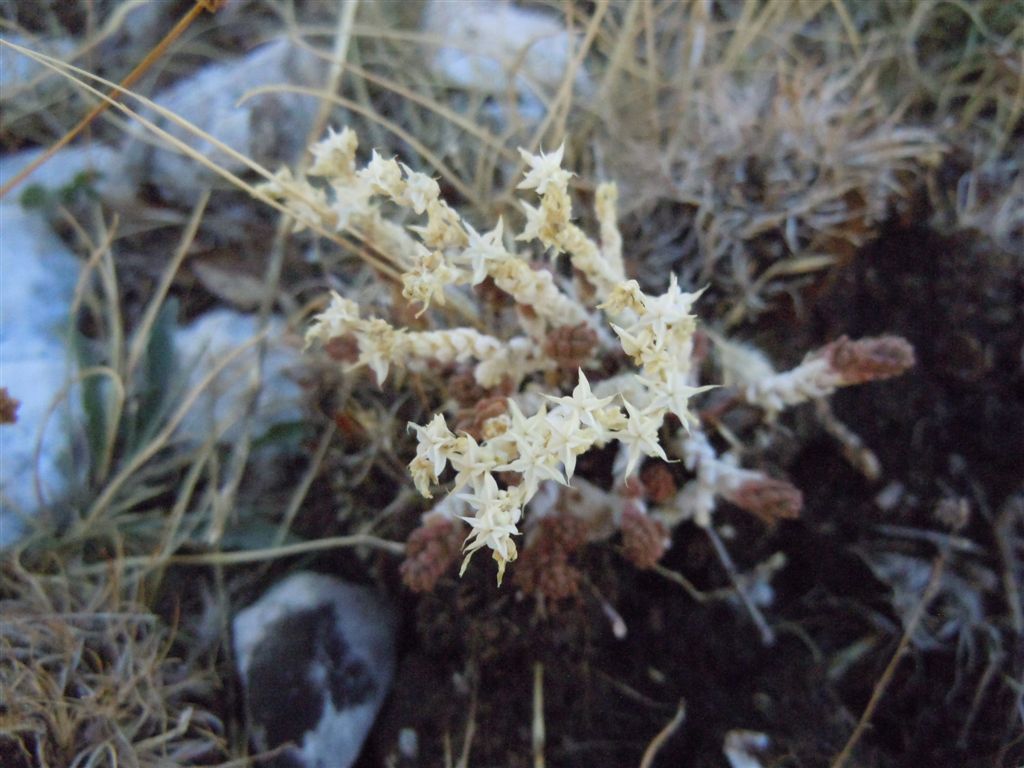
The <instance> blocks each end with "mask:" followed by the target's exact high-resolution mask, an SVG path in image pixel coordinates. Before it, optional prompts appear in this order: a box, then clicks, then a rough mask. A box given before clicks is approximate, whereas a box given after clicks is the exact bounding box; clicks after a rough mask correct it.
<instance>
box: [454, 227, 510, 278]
mask: <svg viewBox="0 0 1024 768" xmlns="http://www.w3.org/2000/svg"><path fill="white" fill-rule="evenodd" d="M504 227H505V225H504V222H503V221H502V220H501V219H500V218H499V219H498V225H497V226H496V227H495V228H494V229H492V230H491V231H490V232H485V233H484V234H482V235H481V234H480V233H479V232H477V231H476V230H475V229H473V227H471V226H470V225H469V224H466V229H467V230H468V233H469V245H468V246H466V250H464V251H463V252H462V258H463V259H465V260H466V261H468V262H469V263H470V265H471V266H472V268H473V285H477V284H478V283H481V282H483V280H484V278H485V277H487V275H488V273H489V270H488V265H489V264H491V263H496V264H500V263H501V262H503V261H505V260H506V259H508V258H509V252H508V251H506V250H505V246H504V245H503V244H502V242H501V236H502V232H503V230H504Z"/></svg>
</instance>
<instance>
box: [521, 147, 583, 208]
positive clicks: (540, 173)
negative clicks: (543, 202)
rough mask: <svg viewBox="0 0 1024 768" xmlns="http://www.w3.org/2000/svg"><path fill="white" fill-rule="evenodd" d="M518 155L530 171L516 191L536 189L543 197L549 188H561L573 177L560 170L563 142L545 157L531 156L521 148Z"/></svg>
mask: <svg viewBox="0 0 1024 768" xmlns="http://www.w3.org/2000/svg"><path fill="white" fill-rule="evenodd" d="M519 154H520V155H521V156H522V158H523V160H525V161H526V162H527V163H528V164H529V166H530V170H529V171H528V172H527V173H526V176H525V177H523V180H522V181H521V182H519V184H518V185H516V189H536V190H537V194H538V195H543V194H544V193H545V192H547V190H548V187H549V186H551V185H554V186H556V187H563V186H565V185H566V184H568V183H569V179H571V178H572V176H573V174H572V173H570V172H569V171H566V170H564V169H563V168H562V156H563V155H564V154H565V143H564V142H563V143H562V145H561V146H559V147H558V149H556V150H555V151H554V152H552V153H551V154H550V155H545V154H544V153H543V152H541V153H540V154H538V155H531V154H530V153H529V152H527V151H526V150H525V149H522V148H520V150H519Z"/></svg>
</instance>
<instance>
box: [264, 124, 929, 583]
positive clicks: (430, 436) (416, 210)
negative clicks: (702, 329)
mask: <svg viewBox="0 0 1024 768" xmlns="http://www.w3.org/2000/svg"><path fill="white" fill-rule="evenodd" d="M357 149H358V141H357V138H356V136H355V134H354V133H353V132H352V131H350V130H348V129H345V130H343V131H342V132H341V133H331V134H330V135H329V136H328V137H327V138H326V139H325V140H324V141H322V142H321V143H319V144H318V145H317V146H315V147H314V148H313V155H314V162H313V164H312V167H311V169H310V174H311V175H313V176H320V177H322V178H324V179H325V180H326V182H327V188H326V189H323V188H321V187H316V186H314V185H313V184H312V183H310V182H308V181H306V180H305V179H295V178H292V176H291V175H290V174H288V173H280V174H278V176H277V177H276V178H275V180H274V181H273V182H271V184H269V185H268V186H267V188H266V191H267V192H268V193H269V194H273V195H276V196H277V197H279V198H281V199H282V200H284V201H286V202H287V203H288V204H289V205H290V206H291V210H292V211H293V212H294V214H295V216H296V217H297V218H298V219H299V221H300V223H302V224H307V225H312V224H315V225H316V226H317V227H320V228H324V227H328V226H333V227H335V228H337V229H345V230H348V231H350V233H352V234H354V235H356V236H360V235H361V234H365V233H367V232H373V234H374V238H375V239H374V246H375V248H377V249H378V250H380V251H381V252H384V253H386V254H387V256H388V258H389V260H390V261H391V262H392V263H393V264H397V265H399V266H400V267H401V269H402V272H401V277H400V279H401V285H402V291H401V292H402V296H403V297H404V298H405V299H406V300H408V301H410V302H412V303H414V304H415V305H417V306H418V308H419V315H420V316H423V315H424V314H425V313H427V311H428V310H429V309H430V308H431V307H441V306H444V305H446V304H448V303H452V304H455V305H457V306H459V307H462V308H465V307H466V306H472V304H471V302H472V298H473V293H472V292H471V291H470V290H469V289H470V288H472V287H476V288H477V290H478V291H479V292H483V293H486V294H487V295H489V296H491V306H492V307H499V306H500V302H497V301H495V297H500V296H502V295H504V296H506V297H507V298H508V299H510V300H511V301H512V303H513V305H514V307H515V309H516V311H515V313H514V323H515V325H514V326H511V327H510V325H509V323H508V322H507V318H508V313H507V312H506V313H504V317H505V318H506V322H505V324H504V325H503V324H502V323H500V322H497V321H494V322H478V323H474V325H476V327H455V328H446V327H437V324H438V323H439V322H440V320H441V316H440V314H439V312H431V313H430V315H427V317H426V318H425V319H424V320H423V321H421V323H420V325H419V327H424V326H425V327H426V328H428V330H411V329H407V328H403V327H396V326H395V325H392V324H391V323H390V322H388V321H387V320H385V319H383V318H380V317H363V316H362V313H361V310H360V307H359V306H358V304H357V303H356V302H354V301H352V300H351V299H349V298H345V297H344V296H342V295H341V294H339V293H334V294H332V296H331V298H330V303H329V305H328V306H327V307H326V309H325V310H324V311H323V312H321V313H320V314H319V315H318V316H317V317H316V319H315V321H314V322H313V323H312V325H311V327H310V328H309V330H308V333H307V335H306V338H307V342H313V341H320V342H322V343H323V344H324V345H325V347H326V348H327V349H328V351H329V352H331V353H332V354H334V355H335V357H337V358H338V359H340V360H343V361H344V362H345V363H346V364H347V365H348V366H349V369H350V370H353V369H357V368H362V367H365V368H368V369H370V370H371V371H373V373H374V374H375V375H376V378H377V381H378V383H380V384H383V383H384V381H385V379H386V378H387V376H388V374H389V372H390V371H391V370H392V368H393V367H402V368H405V369H409V370H412V371H421V370H426V369H427V367H428V366H442V367H444V366H447V367H448V368H449V369H453V370H461V371H468V372H471V378H470V379H467V377H466V376H465V375H463V374H461V373H459V374H456V375H453V376H451V377H450V378H449V379H448V381H449V384H450V390H451V391H450V392H449V393H448V397H449V398H450V399H449V400H448V404H449V406H450V407H452V409H453V410H451V411H450V412H451V415H452V416H453V417H454V420H453V421H452V422H451V423H454V424H455V425H456V428H455V429H454V430H453V429H452V428H451V427H449V421H448V419H447V418H446V416H445V414H444V413H442V412H439V413H436V414H435V415H434V416H433V418H431V419H430V420H429V421H427V423H426V424H411V425H410V427H411V428H412V429H413V431H414V432H415V435H416V442H417V447H416V454H415V456H414V458H413V459H412V461H411V462H410V464H409V469H410V472H411V475H412V479H413V482H414V484H415V487H416V488H417V490H418V491H419V492H420V493H421V494H422V495H423V496H424V497H426V498H432V497H433V494H434V493H435V491H436V489H437V488H438V487H439V486H444V487H446V489H447V491H448V495H447V496H445V497H443V498H442V500H441V501H440V502H438V503H436V506H435V507H434V509H433V510H432V511H430V512H428V514H427V518H425V519H429V520H430V521H432V522H431V525H426V524H425V527H424V528H422V529H419V532H418V533H415V534H414V535H413V537H412V538H411V539H410V551H409V560H408V561H407V565H406V566H405V567H404V570H403V573H404V574H405V576H406V578H407V581H409V583H410V584H414V585H415V587H416V588H419V589H427V588H429V587H430V586H431V585H432V584H433V583H434V582H436V579H437V576H438V575H439V572H440V569H442V568H443V567H444V566H445V565H446V564H447V559H448V558H449V557H450V554H451V551H450V546H449V543H450V540H451V536H452V535H453V531H457V530H458V529H459V528H461V527H462V526H461V523H459V524H457V525H455V524H454V523H455V521H456V520H462V521H464V522H465V523H467V524H468V525H469V533H468V536H467V537H466V539H465V542H464V543H463V547H462V549H463V553H464V557H463V561H462V571H465V569H466V567H467V566H468V564H469V562H470V559H471V558H472V556H473V555H474V554H475V553H476V552H478V551H480V550H483V549H486V550H489V551H490V553H491V557H492V558H493V559H494V560H495V562H496V563H497V571H498V583H499V584H500V583H501V580H502V576H503V574H504V572H505V569H506V566H507V564H508V563H509V562H511V561H513V560H515V559H516V557H517V555H518V548H517V544H516V537H518V536H520V535H521V534H522V533H524V532H525V531H526V529H527V527H534V526H539V525H540V523H541V521H543V520H544V519H545V518H546V517H547V516H549V515H550V514H554V513H553V512H552V510H554V509H556V508H558V506H559V502H558V499H560V498H562V499H565V498H568V495H569V494H572V495H573V498H574V499H576V501H574V502H571V503H572V505H573V515H574V519H576V520H580V521H583V523H585V524H586V528H587V530H588V531H589V533H588V538H589V539H591V540H594V539H601V538H608V537H610V536H612V535H614V534H615V533H616V531H621V532H622V534H623V544H624V551H625V552H626V553H627V556H628V557H629V558H630V559H632V560H633V561H634V562H636V563H637V564H638V565H639V566H640V567H650V566H652V565H653V564H654V563H655V562H657V560H658V559H659V558H660V557H661V555H662V554H663V553H664V551H665V548H666V547H667V546H668V543H669V536H668V533H669V531H670V529H671V527H672V526H674V525H676V524H678V523H680V522H682V521H683V520H693V521H695V522H696V523H697V524H699V525H702V526H708V525H710V521H711V513H712V512H713V510H714V508H715V506H716V500H717V499H718V498H723V499H725V500H727V501H730V502H731V503H733V504H736V505H738V506H740V507H742V508H744V509H747V510H748V511H750V512H752V513H753V514H756V515H758V516H759V517H761V518H762V519H764V520H766V521H774V520H777V519H779V518H787V517H793V516H795V515H796V514H798V513H799V510H800V506H801V504H802V499H801V496H800V493H799V491H798V490H796V489H795V488H793V486H791V485H790V484H789V483H787V482H785V481H782V480H776V479H773V478H770V477H768V476H766V475H764V474H763V473H761V472H758V471H755V470H751V469H744V468H742V467H741V466H740V461H739V458H740V457H739V456H738V454H736V453H735V452H732V453H728V454H726V455H724V456H719V455H718V453H717V452H716V451H715V449H714V448H713V446H712V440H711V435H709V434H708V433H706V432H705V426H704V425H703V424H702V422H701V419H699V418H698V417H697V416H696V415H695V414H694V413H693V412H692V411H691V400H692V398H693V397H694V396H696V395H698V394H699V393H701V392H704V391H705V390H707V389H710V388H711V387H710V386H705V385H702V384H701V382H700V373H701V371H700V369H701V367H702V365H701V364H702V362H703V361H704V359H705V357H706V356H707V350H708V341H709V340H710V341H711V342H713V343H714V345H715V347H716V348H717V349H718V352H719V361H718V362H719V370H720V372H721V375H722V380H723V381H724V383H726V384H727V385H730V386H732V387H733V388H734V389H735V394H734V396H733V398H732V400H733V401H735V402H740V403H745V404H748V405H753V406H757V407H760V408H762V409H764V410H765V411H767V412H768V413H769V415H770V416H774V415H775V414H777V413H778V412H779V411H781V410H782V409H784V408H785V407H787V406H791V405H795V404H797V403H799V402H803V401H806V400H808V399H815V398H821V397H824V396H826V395H828V394H830V393H831V392H832V391H833V390H834V389H835V388H836V387H839V386H844V385H847V384H852V383H859V382H861V381H865V380H868V379H871V378H881V377H885V376H889V375H895V374H896V373H899V372H901V371H902V370H903V369H905V368H906V367H907V366H908V365H909V364H910V363H912V361H913V352H912V350H911V349H910V348H909V345H906V343H905V342H902V340H894V339H892V338H884V339H877V340H865V341H862V342H851V341H849V340H846V339H845V338H844V339H841V340H839V341H838V342H835V343H834V344H832V345H830V346H828V347H826V348H824V349H823V350H821V351H819V352H818V353H816V354H814V355H812V356H810V357H809V358H808V360H807V361H806V362H805V363H804V364H803V365H802V366H800V367H799V368H797V369H795V370H794V371H790V372H788V373H782V374H778V373H776V372H775V371H774V369H773V368H772V367H771V365H770V364H769V363H768V362H767V360H766V359H765V358H764V357H763V355H760V353H758V352H756V351H754V350H750V349H749V348H746V347H743V346H742V345H737V344H734V343H732V342H728V341H726V340H721V339H719V338H718V337H717V336H716V335H715V334H713V333H711V332H708V333H703V334H701V335H700V336H698V332H697V318H696V316H695V315H694V314H693V306H694V303H695V302H696V301H697V299H698V298H699V296H700V291H696V292H687V291H684V290H682V288H681V287H680V285H679V284H678V281H677V279H676V277H675V275H671V276H670V278H669V284H668V287H667V289H666V290H665V291H664V293H662V294H660V295H652V294H648V293H645V292H644V291H643V290H642V289H641V287H640V285H639V284H638V283H637V282H636V281H635V280H629V279H627V277H626V273H625V266H624V260H623V254H622V237H621V235H620V234H619V231H618V227H617V224H616V198H617V191H616V188H615V186H614V185H613V184H602V185H600V186H599V187H598V189H597V191H596V195H595V214H596V218H597V222H598V225H599V230H600V238H599V240H597V241H595V240H593V239H591V238H589V237H588V236H587V235H586V233H585V232H584V231H583V230H582V229H580V227H578V226H577V225H576V224H574V223H573V221H572V202H571V198H570V195H569V187H568V185H569V182H570V181H571V178H572V174H571V173H570V172H568V171H566V170H564V169H563V168H562V158H563V148H561V147H560V148H559V149H558V150H556V151H554V152H552V153H549V154H544V153H540V154H537V155H533V154H530V153H527V152H525V151H523V152H522V156H523V158H524V160H525V161H526V164H527V166H528V168H527V172H526V175H525V178H524V179H523V180H522V182H521V183H520V184H519V187H518V188H519V189H520V190H523V191H524V192H525V193H526V194H528V195H536V196H538V197H539V201H538V203H537V204H536V205H533V204H531V203H529V202H527V201H525V200H523V201H520V205H521V208H522V212H523V216H524V218H525V223H524V225H523V227H522V230H521V231H520V232H518V233H515V232H513V231H511V230H510V229H509V228H507V227H506V226H505V223H504V221H503V220H502V219H499V220H498V222H497V224H496V225H495V226H494V228H493V229H490V230H487V231H483V232H481V231H478V230H477V229H476V228H474V227H473V226H472V225H471V224H470V223H469V222H467V221H465V220H464V219H463V218H462V217H461V216H460V215H459V214H458V213H457V212H456V211H455V210H454V209H452V208H451V207H449V206H448V204H447V203H445V202H444V201H443V200H441V199H440V188H439V186H438V184H437V182H436V181H434V180H433V179H431V178H430V177H428V176H426V175H424V174H421V173H418V172H416V171H413V170H411V169H410V168H409V167H408V166H405V165H403V164H400V163H398V162H397V161H396V160H394V159H386V158H382V157H381V156H380V155H378V154H377V153H376V152H373V153H371V156H370V160H369V162H368V163H367V164H366V165H365V166H364V167H362V168H359V167H357V163H356V152H357ZM383 200H386V201H389V202H390V203H391V204H394V205H396V206H399V207H400V208H402V209H405V211H406V212H407V214H408V215H411V216H417V217H425V221H422V222H421V223H415V224H413V225H411V226H407V227H404V228H403V227H400V226H398V225H396V224H393V223H391V222H389V221H387V220H386V219H385V218H384V217H383V216H382V214H381V212H380V209H379V207H378V202H379V201H383ZM516 243H526V244H527V247H528V248H529V247H530V246H531V244H532V247H533V251H532V252H531V251H530V250H527V251H526V252H518V251H517V250H516V246H515V244H516ZM537 250H540V251H542V252H544V253H547V254H550V255H551V256H552V257H557V256H559V255H561V254H564V255H565V256H567V257H568V259H569V261H570V263H571V266H572V277H571V278H569V277H565V278H562V277H560V276H559V275H558V272H557V271H556V270H552V269H548V268H546V265H545V264H544V263H542V262H541V263H538V262H537V260H536V258H535V255H536V251H537ZM485 289H486V290H485ZM458 314H462V315H463V316H467V317H479V314H477V313H475V312H472V311H471V312H470V313H469V314H468V315H467V314H466V313H465V312H462V313H458ZM502 314H503V313H501V312H498V311H494V312H491V313H489V316H490V315H494V316H498V315H502ZM445 316H446V317H450V316H452V315H451V314H449V315H445ZM478 329H479V330H478ZM625 360H629V361H631V362H632V366H630V365H629V364H627V363H624V361H625ZM584 369H586V370H588V371H590V372H591V377H592V378H593V379H594V384H593V386H592V385H591V380H590V379H589V378H588V376H587V374H586V373H585V370H584ZM595 374H596V375H595ZM567 379H569V380H570V381H569V382H568V383H567ZM560 385H565V386H564V389H563V388H561V386H560ZM569 389H571V391H569V392H566V390H569ZM668 417H674V418H673V419H669V418H668ZM612 443H614V444H616V447H615V449H614V457H615V458H614V460H612V461H610V462H609V464H610V466H606V467H605V469H604V470H603V471H604V472H605V473H606V477H605V479H604V480H602V481H601V485H603V486H604V487H610V489H611V490H608V491H604V490H601V489H600V487H599V486H598V485H597V484H594V483H591V482H588V478H589V479H594V478H593V476H592V473H593V472H594V471H595V470H594V469H593V467H591V468H590V469H588V470H587V471H588V472H589V473H591V474H590V475H585V477H583V478H581V477H576V478H575V479H574V476H575V475H576V474H577V465H578V460H579V459H580V458H581V457H582V456H584V455H585V454H588V453H590V452H591V451H593V450H594V449H599V448H602V447H604V446H606V445H609V444H612ZM649 458H654V459H659V460H661V462H672V461H681V462H682V464H683V466H684V467H685V469H686V470H687V471H688V472H689V473H690V474H691V479H689V480H686V481H683V482H682V486H681V487H680V488H678V490H677V485H676V483H675V481H674V480H673V478H672V476H671V473H669V472H667V471H666V470H665V469H664V468H665V464H664V463H662V464H661V465H660V466H661V467H662V468H663V469H662V471H661V475H662V477H661V478H660V481H659V482H658V483H656V484H654V485H652V484H650V483H647V486H648V494H647V499H646V500H645V499H643V498H641V496H642V495H643V490H644V488H645V484H644V483H642V482H640V481H638V480H637V479H636V478H635V477H634V474H635V473H636V472H637V470H638V469H639V468H640V467H641V465H642V463H643V462H644V461H645V460H647V459H649ZM607 475H610V477H608V476H607ZM647 476H648V478H649V477H652V475H650V474H648V475H647ZM570 483H571V484H572V486H574V487H573V488H572V489H571V490H570V489H569V486H570ZM647 502H650V503H651V504H652V505H653V506H652V507H651V508H648V505H647ZM527 510H529V513H528V514H525V513H526V512H527ZM439 520H440V521H448V522H450V523H453V524H452V525H441V524H440V523H439V522H438V521H439ZM548 527H550V526H548ZM546 529H547V528H543V530H546ZM541 530H542V528H537V532H540V531H541ZM535 539H536V536H534V537H533V538H532V539H531V540H533V541H535ZM534 546H536V545H534ZM537 551H538V552H539V551H541V550H537ZM545 551H546V550H545ZM549 554H550V553H549Z"/></svg>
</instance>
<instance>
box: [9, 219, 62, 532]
mask: <svg viewBox="0 0 1024 768" xmlns="http://www.w3.org/2000/svg"><path fill="white" fill-rule="evenodd" d="M0 233H2V235H0V387H5V388H6V389H7V391H8V394H9V395H10V396H11V397H12V398H14V399H15V400H18V401H20V405H19V407H18V414H17V416H18V420H17V423H15V424H5V425H2V426H0V457H2V459H0V547H5V546H8V545H10V544H11V543H12V542H14V541H15V540H17V539H18V538H19V537H20V536H21V535H22V533H23V530H24V521H25V520H26V519H27V518H31V517H33V516H34V515H36V514H37V513H38V510H39V508H40V506H41V505H43V504H45V503H46V502H52V501H55V500H56V499H58V498H59V497H60V496H61V495H63V494H64V493H65V492H66V491H67V490H68V488H69V485H70V480H71V479H72V478H71V474H70V472H69V471H68V466H67V464H68V462H67V452H68V430H67V423H68V421H69V418H70V415H71V414H72V413H74V412H75V411H76V409H75V407H74V405H75V403H76V402H77V400H76V398H75V397H74V396H71V397H69V396H67V394H66V390H65V387H66V385H67V383H68V381H69V379H70V377H71V373H72V370H73V366H72V363H71V360H70V359H69V353H68V350H67V347H66V345H65V341H64V338H65V334H66V331H67V327H68V309H69V307H70V305H71V298H72V295H73V293H74V288H75V283H76V281H77V280H78V271H79V268H78V260H77V259H76V258H75V256H74V255H73V254H72V253H71V252H70V251H69V250H68V248H67V246H65V245H64V243H63V242H61V240H60V238H58V237H57V236H56V235H55V234H54V233H53V232H52V231H51V230H50V227H49V225H48V224H47V223H46V222H45V221H44V220H43V219H42V217H40V216H38V215H36V214H33V213H30V212H28V211H25V210H23V209H22V208H21V207H20V206H18V205H17V204H12V203H3V204H0ZM62 405H63V406H64V407H61V406H62ZM37 444H38V445H39V453H38V457H37V455H36V446H37Z"/></svg>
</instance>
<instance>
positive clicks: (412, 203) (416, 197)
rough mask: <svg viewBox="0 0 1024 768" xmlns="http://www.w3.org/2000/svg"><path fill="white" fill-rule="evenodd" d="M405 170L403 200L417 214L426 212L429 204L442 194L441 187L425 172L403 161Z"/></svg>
mask: <svg viewBox="0 0 1024 768" xmlns="http://www.w3.org/2000/svg"><path fill="white" fill-rule="evenodd" d="M401 165H402V169H403V170H404V171H405V177H406V178H405V190H404V191H403V201H404V202H405V204H406V205H408V206H409V207H410V208H412V209H413V211H414V212H416V213H417V214H420V213H424V212H425V211H426V210H427V206H428V205H430V203H431V202H432V201H433V200H437V198H438V197H439V196H440V195H441V187H439V186H438V184H437V182H436V181H434V179H432V178H430V177H429V176H427V174H425V173H419V172H418V171H414V170H413V169H412V168H410V167H409V166H407V165H406V164H405V163H402V164H401Z"/></svg>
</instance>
